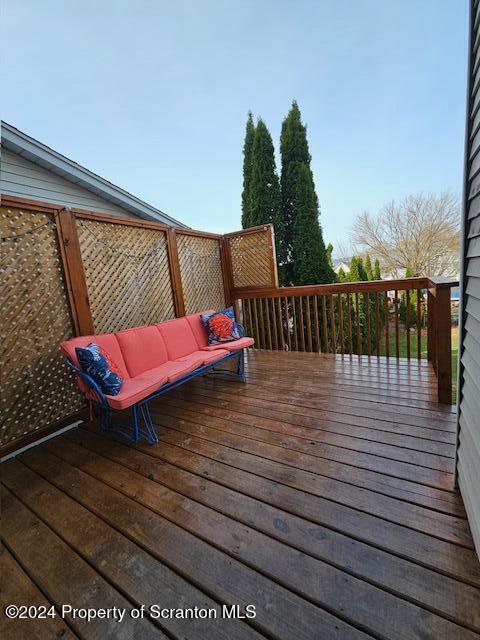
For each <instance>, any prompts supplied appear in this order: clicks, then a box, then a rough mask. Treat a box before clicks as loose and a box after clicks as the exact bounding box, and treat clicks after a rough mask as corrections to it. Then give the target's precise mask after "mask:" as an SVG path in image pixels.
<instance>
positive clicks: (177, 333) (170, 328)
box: [156, 318, 198, 360]
mask: <svg viewBox="0 0 480 640" xmlns="http://www.w3.org/2000/svg"><path fill="white" fill-rule="evenodd" d="M156 326H157V328H158V331H160V333H161V335H162V337H163V339H164V341H165V344H166V346H167V352H168V359H169V360H176V359H177V358H182V357H183V356H188V355H189V354H190V353H193V352H194V351H197V350H198V345H197V341H196V339H195V336H194V335H193V332H192V329H191V328H190V325H189V323H188V320H187V319H186V318H176V319H175V320H168V321H167V322H162V323H161V324H157V325H156Z"/></svg>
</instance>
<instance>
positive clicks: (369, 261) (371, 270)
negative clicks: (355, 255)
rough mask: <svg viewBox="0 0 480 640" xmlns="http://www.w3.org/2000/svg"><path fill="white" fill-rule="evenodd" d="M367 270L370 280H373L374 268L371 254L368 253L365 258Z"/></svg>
mask: <svg viewBox="0 0 480 640" xmlns="http://www.w3.org/2000/svg"><path fill="white" fill-rule="evenodd" d="M365 271H366V274H367V279H368V280H373V279H374V277H373V269H372V261H371V260H370V255H369V254H368V253H367V257H366V258H365Z"/></svg>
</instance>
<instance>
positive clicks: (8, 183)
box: [0, 148, 136, 217]
mask: <svg viewBox="0 0 480 640" xmlns="http://www.w3.org/2000/svg"><path fill="white" fill-rule="evenodd" d="M0 193H3V194H5V195H12V196H18V197H20V198H26V199H29V200H41V201H44V202H50V203H52V204H57V203H58V205H59V206H62V205H63V206H67V207H76V208H79V209H88V210H91V211H99V212H101V213H110V214H116V215H124V216H133V214H132V213H130V212H129V211H126V210H125V209H122V208H121V207H118V206H116V205H115V204H113V203H112V202H108V201H107V200H104V199H103V198H101V197H99V196H97V195H95V194H94V193H92V192H91V191H88V190H87V189H85V188H84V187H80V186H79V185H76V184H74V183H73V182H70V181H69V180H66V179H65V178H62V177H61V176H59V175H57V174H56V173H53V172H52V171H48V170H47V169H44V168H43V167H40V166H39V165H36V164H34V163H33V162H30V160H27V159H26V158H23V157H22V156H20V155H18V154H16V153H13V152H12V151H10V150H8V149H5V148H4V149H2V156H1V169H0ZM133 217H136V216H133Z"/></svg>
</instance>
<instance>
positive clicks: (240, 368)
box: [237, 349, 247, 382]
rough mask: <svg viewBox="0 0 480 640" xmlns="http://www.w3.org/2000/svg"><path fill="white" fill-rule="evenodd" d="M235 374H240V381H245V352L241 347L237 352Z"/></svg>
mask: <svg viewBox="0 0 480 640" xmlns="http://www.w3.org/2000/svg"><path fill="white" fill-rule="evenodd" d="M237 375H238V376H240V379H241V381H242V382H246V381H247V379H246V378H245V353H244V350H243V349H241V350H240V353H239V354H238V362H237Z"/></svg>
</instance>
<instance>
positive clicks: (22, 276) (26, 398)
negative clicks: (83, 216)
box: [0, 207, 82, 445]
mask: <svg viewBox="0 0 480 640" xmlns="http://www.w3.org/2000/svg"><path fill="white" fill-rule="evenodd" d="M0 212H1V218H0V228H1V234H2V250H1V273H2V312H1V344H0V367H1V371H2V375H1V387H0V390H1V400H0V407H1V414H2V415H1V428H0V444H2V445H3V444H7V443H11V442H12V441H14V440H16V439H17V438H20V437H22V436H25V435H27V434H30V433H32V432H33V431H36V430H37V429H40V428H42V427H46V426H48V425H49V424H52V423H54V422H56V421H57V420H60V419H62V418H66V417H67V416H69V415H70V414H72V413H74V412H75V411H77V410H78V409H80V408H81V407H82V401H81V396H80V393H79V392H78V390H77V387H76V384H75V383H74V378H73V376H72V374H71V373H70V372H69V371H68V370H67V368H66V366H65V363H64V360H63V358H62V357H61V355H60V351H59V344H60V342H61V341H62V340H66V339H68V338H70V337H71V336H72V335H73V327H72V323H71V317H70V312H69V304H68V296H67V292H66V289H65V285H64V280H63V272H62V267H61V262H60V257H59V253H58V245H57V236H56V230H55V225H54V220H53V217H52V216H51V215H48V214H45V213H37V212H32V211H22V210H20V209H11V208H7V207H1V209H0Z"/></svg>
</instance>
